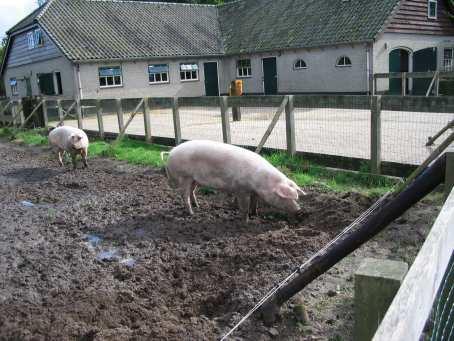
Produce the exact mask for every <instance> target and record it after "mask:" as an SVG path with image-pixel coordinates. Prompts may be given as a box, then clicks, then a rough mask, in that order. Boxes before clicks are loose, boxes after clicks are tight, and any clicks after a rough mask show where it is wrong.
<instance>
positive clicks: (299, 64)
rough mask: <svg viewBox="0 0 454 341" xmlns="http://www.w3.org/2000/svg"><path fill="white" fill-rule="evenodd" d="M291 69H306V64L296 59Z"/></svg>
mask: <svg viewBox="0 0 454 341" xmlns="http://www.w3.org/2000/svg"><path fill="white" fill-rule="evenodd" d="M293 68H294V69H295V70H300V69H307V65H306V62H305V61H304V60H302V59H298V60H297V61H296V62H295V64H293Z"/></svg>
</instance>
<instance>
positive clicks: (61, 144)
mask: <svg viewBox="0 0 454 341" xmlns="http://www.w3.org/2000/svg"><path fill="white" fill-rule="evenodd" d="M49 144H50V145H51V146H52V148H53V149H54V150H55V151H56V152H57V153H58V161H59V163H60V166H63V159H62V157H63V153H64V152H67V153H69V154H70V155H71V159H72V164H73V167H74V169H76V167H77V163H76V157H77V155H80V156H81V157H82V162H83V164H84V167H88V163H87V154H88V137H87V134H85V132H84V131H83V130H80V129H78V128H74V127H67V126H63V127H57V128H55V129H53V130H52V131H51V132H50V133H49Z"/></svg>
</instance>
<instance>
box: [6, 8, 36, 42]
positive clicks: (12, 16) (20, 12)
mask: <svg viewBox="0 0 454 341" xmlns="http://www.w3.org/2000/svg"><path fill="white" fill-rule="evenodd" d="M37 7H38V4H37V1H36V0H0V38H2V37H4V36H5V35H6V34H5V32H6V31H7V30H9V29H10V28H11V27H13V26H14V25H15V24H16V23H18V22H19V21H20V20H21V19H23V18H25V17H26V16H27V15H28V14H30V13H31V12H32V11H33V10H34V9H35V8H37Z"/></svg>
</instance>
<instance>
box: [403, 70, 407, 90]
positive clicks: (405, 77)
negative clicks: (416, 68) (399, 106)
mask: <svg viewBox="0 0 454 341" xmlns="http://www.w3.org/2000/svg"><path fill="white" fill-rule="evenodd" d="M406 95H407V73H406V72H402V96H406Z"/></svg>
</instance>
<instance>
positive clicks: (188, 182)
mask: <svg viewBox="0 0 454 341" xmlns="http://www.w3.org/2000/svg"><path fill="white" fill-rule="evenodd" d="M193 182H194V181H193V180H192V179H185V181H183V184H182V186H181V188H182V190H183V201H184V205H185V206H186V209H187V210H188V212H189V214H190V215H193V214H194V211H193V210H192V205H191V197H192V196H193V195H194V193H193Z"/></svg>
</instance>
